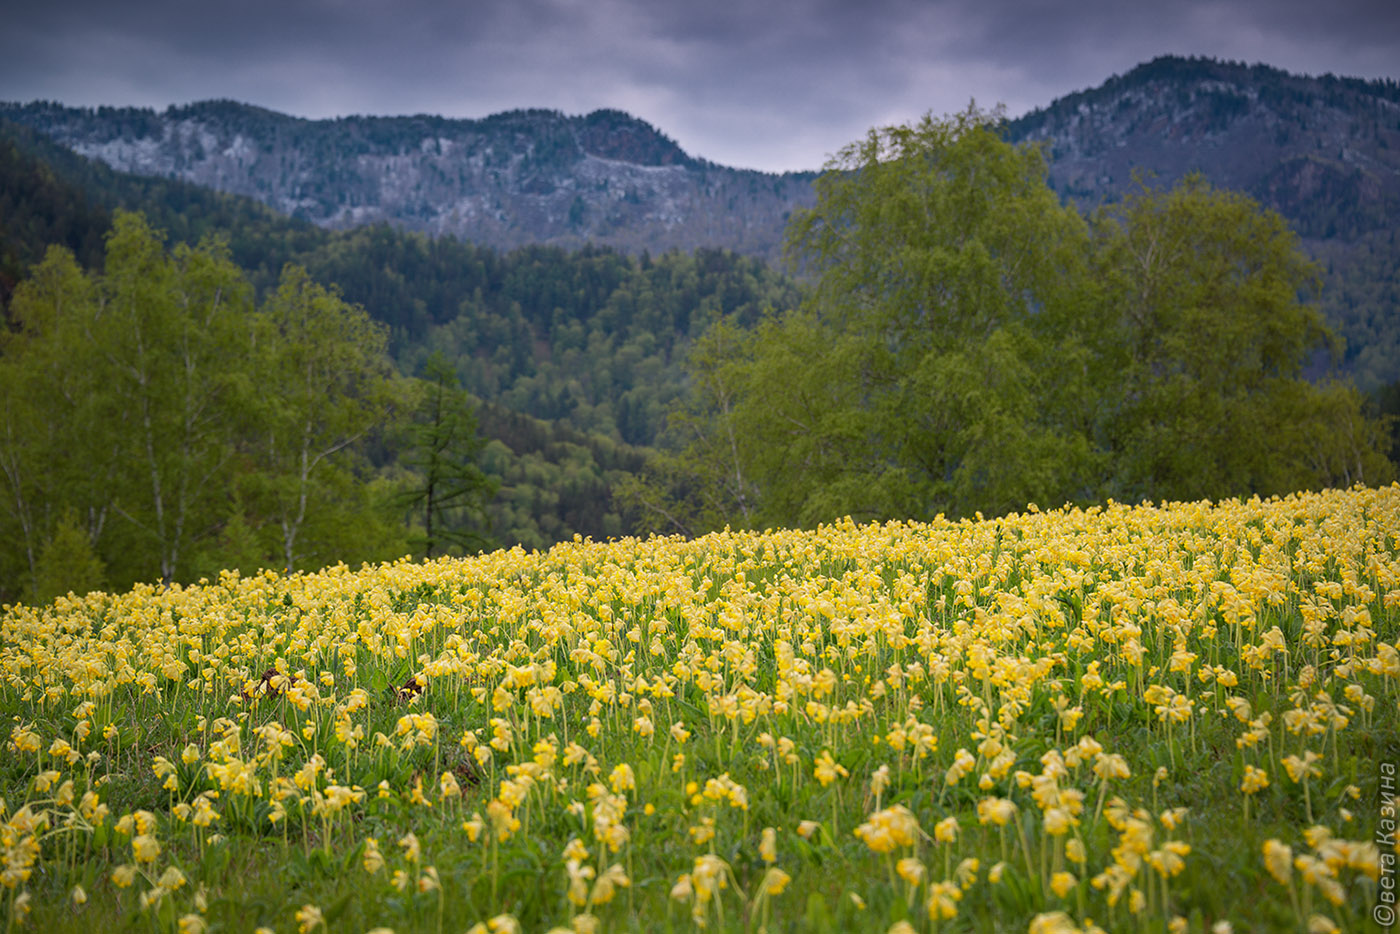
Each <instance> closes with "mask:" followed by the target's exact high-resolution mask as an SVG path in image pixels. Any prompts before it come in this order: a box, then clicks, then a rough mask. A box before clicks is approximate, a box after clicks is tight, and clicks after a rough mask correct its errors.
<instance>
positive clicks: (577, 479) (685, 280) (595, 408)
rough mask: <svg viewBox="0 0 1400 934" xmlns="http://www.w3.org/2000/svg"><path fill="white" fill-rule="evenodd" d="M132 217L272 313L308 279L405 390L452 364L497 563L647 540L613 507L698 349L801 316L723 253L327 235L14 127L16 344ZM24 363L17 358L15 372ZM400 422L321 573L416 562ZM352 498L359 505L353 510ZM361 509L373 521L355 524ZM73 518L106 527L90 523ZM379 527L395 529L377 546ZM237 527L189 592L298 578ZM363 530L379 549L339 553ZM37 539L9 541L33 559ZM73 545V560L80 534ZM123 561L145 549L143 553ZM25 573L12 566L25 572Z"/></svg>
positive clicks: (7, 220)
mask: <svg viewBox="0 0 1400 934" xmlns="http://www.w3.org/2000/svg"><path fill="white" fill-rule="evenodd" d="M122 209H128V210H140V211H142V212H143V213H144V214H145V215H146V216H147V217H148V218H149V219H150V221H151V224H152V226H153V227H155V228H157V229H158V230H161V231H164V232H165V233H166V234H167V235H168V242H169V243H170V244H172V245H174V244H186V245H188V246H195V245H197V244H200V243H203V242H206V238H209V237H215V238H218V239H220V240H222V241H225V242H226V243H227V245H228V258H229V260H230V261H232V263H233V265H234V266H236V267H239V268H241V269H242V270H244V274H245V275H246V281H247V283H248V286H249V287H250V288H251V290H252V292H253V294H254V295H255V296H261V297H267V296H270V295H271V294H272V293H273V292H274V291H275V290H276V287H277V284H278V281H279V278H280V277H281V275H282V270H283V268H284V267H285V266H286V265H287V264H296V265H297V266H300V267H304V268H305V269H306V270H307V271H308V273H309V275H310V278H311V280H313V281H315V282H319V283H321V284H323V285H325V286H326V287H327V288H331V289H334V290H335V292H336V294H339V295H341V296H343V297H344V299H345V300H346V301H347V302H350V303H351V304H352V305H356V306H362V307H363V308H364V309H365V310H366V311H367V312H368V313H369V314H370V317H371V318H372V319H374V320H375V321H376V322H377V323H378V324H379V325H382V326H383V328H384V334H385V345H384V346H385V349H386V351H387V352H388V353H389V354H390V355H391V356H392V359H393V360H394V361H396V363H397V368H398V370H399V371H400V372H401V373H403V374H404V375H405V376H410V377H411V376H416V375H419V374H421V373H422V372H423V370H424V366H425V364H426V363H427V361H428V358H429V356H430V355H431V353H432V352H433V351H434V350H436V351H438V352H440V353H443V354H445V356H446V357H447V358H449V359H450V360H451V361H452V367H453V369H454V371H455V377H456V378H457V380H458V381H459V382H460V384H461V385H463V386H465V387H466V389H468V390H470V392H471V393H472V395H473V397H474V399H475V405H476V408H477V419H478V422H479V427H480V431H481V435H482V439H483V443H484V447H483V448H482V450H481V452H480V461H481V464H482V466H483V467H484V468H485V470H486V472H487V474H488V476H489V477H490V478H491V480H492V482H493V484H494V485H495V493H494V496H493V497H492V498H491V500H490V501H489V503H488V504H487V505H486V509H485V519H486V520H487V521H485V522H483V523H481V526H482V527H481V531H482V533H483V534H484V535H485V536H486V540H487V541H489V542H490V543H491V544H493V545H507V546H509V545H513V544H522V545H524V546H526V547H528V548H544V547H547V546H549V545H551V544H553V543H554V542H557V541H561V540H565V539H568V538H570V537H572V536H574V535H576V534H581V535H586V536H593V537H595V538H603V537H606V536H615V535H620V534H623V533H624V532H626V531H628V530H629V527H628V526H627V525H626V524H625V523H624V520H623V518H622V517H621V516H620V515H619V512H618V509H617V507H616V505H615V504H614V502H613V498H612V490H613V488H614V487H615V486H616V485H617V484H618V483H619V482H621V481H622V480H624V479H625V478H626V477H627V476H629V475H630V474H631V473H632V472H634V471H637V470H639V469H640V468H641V466H642V464H643V463H644V460H645V453H644V451H643V450H642V449H641V448H639V447H637V446H638V445H649V444H651V443H653V442H654V441H655V439H656V437H657V435H658V433H659V432H660V430H661V428H662V426H663V423H664V421H665V418H666V413H667V411H668V408H669V407H670V406H671V405H672V403H673V402H674V401H675V400H676V399H677V398H679V397H680V396H681V395H682V394H683V392H684V390H685V383H686V373H685V369H684V367H683V366H682V360H683V357H684V354H685V350H686V347H687V346H688V343H689V341H690V340H691V338H692V336H693V335H694V334H696V333H698V332H699V331H701V330H703V329H704V327H705V326H707V325H708V324H709V323H710V322H712V321H713V320H715V319H716V318H717V317H719V316H720V315H721V314H722V313H723V314H727V315H730V316H732V317H734V318H735V319H736V320H739V321H743V322H747V323H753V322H755V321H756V320H757V319H758V317H759V316H760V315H761V314H762V313H763V311H764V310H765V309H768V308H785V307H791V306H792V305H793V304H795V302H796V300H797V290H796V287H795V286H794V285H793V284H792V283H791V282H790V281H788V280H786V279H783V278H782V277H780V276H778V275H776V274H775V273H773V272H771V271H770V270H769V269H768V268H767V267H765V266H764V265H763V264H762V263H761V262H759V261H757V260H753V259H749V258H746V257H743V256H739V255H737V254H734V253H730V252H726V251H720V250H701V251H697V252H696V253H694V254H683V253H679V252H670V253H666V254H662V255H660V256H656V257H651V256H649V255H647V254H642V255H640V256H635V257H633V256H627V255H625V254H622V253H619V252H617V251H614V250H611V249H607V248H601V247H595V248H588V249H584V250H580V251H574V252H570V251H566V250H564V249H562V248H558V247H542V246H536V247H529V248H521V249H518V250H514V251H509V252H504V253H503V252H500V251H497V250H495V249H492V248H489V247H480V246H474V245H471V244H466V243H462V242H460V241H458V240H456V239H454V238H452V237H440V238H429V237H427V236H425V235H421V234H412V233H404V232H400V231H395V230H392V229H391V228H389V227H387V226H385V225H377V226H373V227H368V228H361V229H357V230H354V231H348V232H345V233H336V232H332V231H325V230H321V229H319V228H316V227H314V226H312V225H310V224H308V223H306V222H304V221H297V220H295V219H289V218H284V217H281V216H279V215H277V214H276V213H275V212H273V211H271V210H270V209H268V208H266V207H264V206H262V205H260V204H258V203H257V202H254V201H251V200H249V199H246V198H241V197H238V196H231V195H227V194H223V193H218V192H213V191H210V190H208V189H205V188H201V187H199V186H195V185H191V184H188V183H185V182H179V181H174V180H168V179H154V178H145V177H139V176H133V175H127V174H124V173H118V172H114V171H112V170H111V169H108V168H107V167H105V166H103V165H101V164H99V163H93V162H90V161H89V160H87V159H84V158H82V157H79V156H76V155H74V154H72V153H70V152H68V151H66V150H63V149H62V148H61V147H58V146H55V145H54V144H52V143H51V142H48V141H47V140H45V139H43V138H42V137H41V136H38V135H37V134H34V133H33V132H32V131H29V130H26V129H25V128H22V127H16V126H14V125H6V126H5V128H4V133H3V135H0V210H3V214H0V216H3V218H4V225H3V239H0V272H3V275H4V279H3V285H4V294H3V297H4V299H5V307H6V314H7V318H8V319H9V321H10V325H11V328H15V327H19V326H20V325H21V322H19V321H17V320H16V319H15V317H14V316H13V314H12V313H11V309H10V300H11V299H12V297H13V294H14V289H15V286H16V284H17V283H18V282H20V281H21V280H22V279H23V278H24V277H25V276H26V275H28V273H29V270H30V269H31V268H32V267H33V266H34V265H35V264H36V263H38V262H39V261H40V260H42V259H43V257H44V255H45V250H46V248H47V247H48V246H49V245H58V246H61V247H63V248H65V249H67V250H70V251H71V252H72V253H73V254H74V256H75V257H76V258H77V260H78V263H79V265H80V266H81V267H84V268H86V269H89V270H100V269H101V268H102V266H103V262H104V237H105V236H106V235H107V234H108V232H109V229H110V227H111V223H112V219H113V216H114V212H117V211H120V210H122ZM15 346H16V345H13V344H11V345H9V347H10V349H9V350H8V351H7V352H6V353H8V355H9V356H10V357H13V356H14V354H15ZM4 355H5V354H0V356H4ZM399 409H400V415H399V416H397V417H396V418H395V419H394V420H391V421H390V422H389V423H386V424H385V425H383V426H382V427H381V428H379V429H377V430H376V431H375V432H373V433H372V434H370V435H367V436H366V437H365V438H364V439H363V440H362V441H361V442H359V443H357V445H356V447H357V449H358V453H355V456H354V458H353V464H349V463H347V464H346V465H345V469H344V471H343V472H342V476H343V477H344V478H345V479H347V480H348V479H349V478H351V477H354V478H356V479H355V482H356V483H357V484H361V485H364V490H365V491H366V495H368V496H369V499H364V498H360V499H355V498H353V497H352V498H351V500H346V499H344V498H343V497H341V498H340V499H336V500H335V502H337V503H338V504H339V505H337V506H335V509H339V510H341V518H340V519H335V518H334V516H332V515H328V516H327V517H325V522H324V523H323V525H322V528H321V531H322V533H323V536H324V537H325V542H326V547H327V548H329V549H330V550H324V549H320V550H316V551H314V552H313V553H308V554H307V556H306V558H305V560H307V561H313V562H315V561H324V560H325V558H326V557H327V556H329V555H330V554H337V555H339V556H341V557H343V558H345V559H346V560H352V559H358V560H365V559H379V558H388V557H394V556H395V555H397V554H399V553H402V551H403V550H406V549H408V548H409V547H411V546H412V543H413V540H414V539H413V536H414V535H415V534H418V533H416V532H414V529H417V528H420V527H421V525H422V519H421V517H415V514H414V513H413V511H412V510H409V509H406V508H404V507H402V506H399V505H396V504H397V503H398V502H399V500H400V499H401V496H400V493H401V492H402V491H403V490H405V489H407V488H410V487H412V486H413V483H414V482H415V481H414V477H415V476H417V474H415V472H414V470H413V469H412V468H411V466H409V465H407V464H406V463H404V462H403V459H404V457H405V456H406V449H405V447H404V436H403V432H404V431H405V430H406V423H405V421H404V420H405V419H408V420H410V421H411V418H412V416H411V413H410V412H408V411H407V409H405V408H404V405H402V404H401V405H400V406H399ZM29 453H31V454H32V453H33V451H30V452H29ZM12 492H13V491H12ZM341 492H342V493H346V492H347V490H345V489H342V491H341ZM333 499H334V498H333ZM352 500H353V502H354V503H356V504H357V505H354V506H353V508H350V506H351V501H352ZM63 502H64V497H63V496H56V497H54V498H51V500H50V501H49V502H48V505H47V506H44V504H42V503H41V504H38V505H39V506H41V507H43V508H39V509H38V510H37V512H34V513H33V515H32V516H31V517H30V518H29V519H27V520H26V521H27V522H29V523H30V524H31V526H32V528H31V535H30V537H31V539H32V550H33V551H34V555H32V556H31V557H33V558H34V559H35V560H37V557H38V552H39V551H40V550H42V549H41V546H42V544H43V542H45V541H56V540H57V539H55V538H54V536H56V535H57V536H58V538H59V539H62V538H63V536H64V535H65V534H67V532H68V531H71V529H68V527H67V526H64V525H63V523H64V513H63V508H64V506H63ZM31 505H34V504H31ZM70 505H71V504H70ZM243 505H244V504H239V503H234V504H228V508H230V509H234V510H235V511H234V512H233V513H228V514H227V515H234V514H237V515H239V516H240V519H239V522H238V523H235V527H234V532H235V533H236V534H235V538H237V536H238V535H243V531H244V529H243V525H241V524H240V523H243V522H244V520H245V519H247V516H246V515H244V513H243V512H239V511H238V510H242V509H243ZM211 508H212V507H211ZM221 508H222V507H221ZM345 509H350V512H345V511H344V510H345ZM356 510H358V515H359V519H357V520H353V521H352V520H351V519H350V516H351V515H352V514H354V513H355V512H356ZM334 511H335V510H334V509H333V510H332V512H334ZM244 512H246V510H244ZM215 513H218V510H217V509H216V510H215ZM11 518H12V519H14V516H12V517H11ZM71 518H73V520H74V522H76V523H77V524H78V525H80V526H83V527H84V528H86V529H87V530H88V531H91V530H92V529H93V526H92V525H91V523H90V522H86V521H81V522H80V521H78V520H79V519H80V518H81V517H79V516H77V515H76V514H75V516H73V517H71ZM89 518H90V517H89ZM367 522H368V523H371V524H372V525H374V527H375V528H378V529H380V530H381V531H380V532H377V533H375V534H371V535H366V534H364V530H365V528H366V526H365V523H367ZM225 523H226V520H217V521H215V524H214V526H210V527H208V528H201V529H200V530H199V533H198V535H197V536H196V537H197V538H200V539H201V541H202V548H201V549H195V550H193V551H189V552H187V553H186V556H185V558H184V559H180V560H179V561H177V562H176V563H175V564H174V565H172V566H171V568H170V569H169V570H170V574H172V575H173V576H174V577H175V578H176V579H187V578H189V577H190V575H197V574H200V573H212V572H213V571H214V570H217V564H218V561H219V560H220V559H219V558H218V556H219V555H220V554H225V553H227V554H232V553H233V552H238V553H240V554H241V559H240V560H242V561H244V562H245V563H249V562H252V563H259V564H267V565H270V566H279V556H278V555H277V553H276V548H275V547H273V543H272V541H271V539H272V536H271V530H270V526H269V527H265V528H263V530H262V531H263V532H264V533H266V536H265V538H266V540H264V541H263V542H262V543H261V544H259V543H258V542H257V539H258V529H257V528H252V529H251V537H250V538H249V537H247V536H245V539H244V540H241V541H236V540H234V539H231V538H230V537H229V535H228V534H227V533H228V528H227V527H226V525H225ZM255 524H256V523H255ZM354 525H358V526H359V527H360V529H361V531H360V532H359V533H356V534H355V535H353V536H352V538H348V539H340V538H338V536H342V535H345V534H348V533H349V532H350V529H351V527H353V526H354ZM395 528H397V529H398V530H399V531H398V532H395V531H394V529H395ZM60 533H62V534H60ZM210 536H212V537H210ZM89 537H91V536H89ZM23 538H24V536H23V535H16V536H11V537H10V539H9V541H10V542H11V545H12V547H17V545H16V543H18V542H19V541H21V540H22V539H23ZM66 540H67V541H68V542H69V543H70V544H71V543H72V541H73V539H72V536H71V535H70V536H69V537H68V539H66ZM114 541H115V540H114ZM337 541H340V543H341V544H339V545H337V544H335V542H337ZM352 543H353V544H352ZM112 547H116V546H115V545H113V546H112ZM118 552H119V553H126V554H130V553H135V552H139V548H138V549H133V548H132V547H131V542H130V541H126V542H124V543H123V545H122V546H121V548H119V549H118ZM227 554H226V558H227ZM316 555H320V556H321V557H320V558H317V557H316ZM16 560H17V558H16ZM24 563H25V562H24V561H19V562H18V564H17V563H16V562H15V560H11V561H8V562H6V566H7V567H8V568H9V569H10V570H9V571H7V572H6V573H7V574H11V575H13V574H14V573H17V572H14V568H17V567H18V566H20V565H21V564H24ZM31 563H32V562H31ZM106 567H107V572H108V578H107V580H108V581H109V582H110V583H113V584H124V583H128V582H129V581H130V580H135V579H142V578H147V579H149V578H151V577H156V576H162V575H161V574H159V573H155V572H153V571H152V570H150V569H147V570H145V571H142V570H140V565H139V562H138V564H137V565H127V564H124V563H122V562H121V561H115V562H112V561H108V562H106ZM111 575H116V577H115V578H113V577H111ZM16 580H17V578H16V577H14V576H9V577H7V579H6V580H5V581H3V582H0V599H13V598H14V596H16V595H17V594H18V593H21V592H23V587H22V586H21V585H19V584H17V583H16Z"/></svg>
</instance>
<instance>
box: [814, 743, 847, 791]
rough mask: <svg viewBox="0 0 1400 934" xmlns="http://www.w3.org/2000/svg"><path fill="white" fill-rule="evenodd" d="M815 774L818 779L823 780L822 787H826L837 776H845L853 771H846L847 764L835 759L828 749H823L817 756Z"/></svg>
mask: <svg viewBox="0 0 1400 934" xmlns="http://www.w3.org/2000/svg"><path fill="white" fill-rule="evenodd" d="M814 774H815V775H816V777H817V781H819V782H821V783H822V787H823V788H825V787H826V786H827V785H830V784H831V783H832V782H834V781H836V779H837V778H845V777H847V776H848V775H850V774H851V773H850V772H847V771H846V767H845V766H843V765H841V764H840V763H839V762H837V761H836V760H835V759H833V758H832V757H831V753H830V752H829V751H828V750H825V749H823V750H822V754H821V755H820V756H818V757H817V764H816V769H815V771H814Z"/></svg>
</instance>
